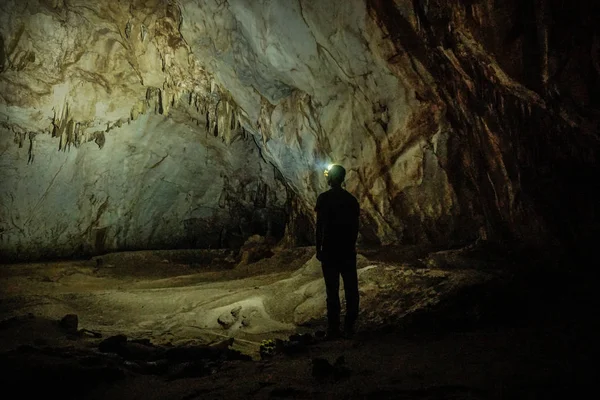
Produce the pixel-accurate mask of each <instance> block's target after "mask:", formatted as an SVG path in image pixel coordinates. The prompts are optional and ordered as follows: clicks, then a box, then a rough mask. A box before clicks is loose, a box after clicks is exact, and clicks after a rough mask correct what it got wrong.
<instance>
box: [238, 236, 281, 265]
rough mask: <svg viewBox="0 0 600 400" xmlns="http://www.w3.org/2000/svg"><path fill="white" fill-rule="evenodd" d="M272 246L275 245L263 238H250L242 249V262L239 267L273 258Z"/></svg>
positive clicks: (240, 253) (240, 254)
mask: <svg viewBox="0 0 600 400" xmlns="http://www.w3.org/2000/svg"><path fill="white" fill-rule="evenodd" d="M272 246H273V243H271V242H270V241H268V240H267V239H266V238H264V237H262V236H259V235H253V236H250V237H249V238H248V240H246V242H245V243H244V245H243V246H242V248H241V249H240V252H239V257H240V262H239V264H238V265H248V264H252V263H254V262H256V261H258V260H262V259H263V258H269V257H272V256H273V251H272V250H271V248H272Z"/></svg>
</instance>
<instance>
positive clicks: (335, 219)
mask: <svg viewBox="0 0 600 400" xmlns="http://www.w3.org/2000/svg"><path fill="white" fill-rule="evenodd" d="M315 211H316V212H317V232H316V244H317V258H318V259H319V260H321V261H328V260H335V259H343V258H346V257H350V256H355V255H356V238H357V236H358V219H359V216H360V206H359V205H358V201H357V200H356V198H355V197H354V196H352V195H351V194H350V193H348V192H347V191H346V190H344V189H342V188H332V189H330V190H328V191H327V192H324V193H321V194H320V195H319V197H318V198H317V206H316V207H315Z"/></svg>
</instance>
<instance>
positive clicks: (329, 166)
mask: <svg viewBox="0 0 600 400" xmlns="http://www.w3.org/2000/svg"><path fill="white" fill-rule="evenodd" d="M334 165H335V164H329V165H328V166H327V169H326V170H325V171H324V172H323V173H324V174H325V176H328V175H329V171H331V168H333V166H334Z"/></svg>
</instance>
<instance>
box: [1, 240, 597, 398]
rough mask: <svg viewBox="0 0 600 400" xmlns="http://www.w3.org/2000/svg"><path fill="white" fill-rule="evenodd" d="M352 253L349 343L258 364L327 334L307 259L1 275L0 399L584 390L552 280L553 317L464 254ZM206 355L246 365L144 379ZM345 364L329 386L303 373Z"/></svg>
mask: <svg viewBox="0 0 600 400" xmlns="http://www.w3.org/2000/svg"><path fill="white" fill-rule="evenodd" d="M364 254H366V256H362V255H361V256H360V257H359V263H358V264H359V284H360V288H361V317H360V324H359V333H358V334H357V335H356V336H355V337H354V338H352V339H350V340H339V341H333V342H328V341H323V340H321V339H319V338H317V339H314V343H313V342H311V343H309V344H305V343H302V344H301V345H300V346H297V347H289V348H286V349H287V350H289V349H292V350H294V351H277V352H278V353H280V354H275V355H273V356H270V357H266V356H263V357H262V359H261V357H260V354H259V344H260V343H261V341H263V340H266V339H274V338H279V339H282V340H286V339H287V338H288V337H289V336H290V335H291V334H294V333H301V334H302V333H311V334H313V333H315V332H317V331H319V330H321V329H323V328H324V318H323V317H324V315H325V297H324V286H323V282H322V278H321V275H320V266H319V263H318V262H317V261H316V260H315V259H314V257H313V253H312V250H311V249H310V248H298V249H290V250H285V251H280V252H277V253H276V254H275V255H274V256H273V257H271V258H268V259H263V260H260V261H258V262H256V263H253V264H250V265H235V263H234V262H233V260H232V258H231V257H229V256H230V255H228V254H225V253H222V252H221V253H219V252H213V253H210V254H209V253H206V252H204V253H202V254H200V253H199V252H196V253H193V252H192V253H190V252H188V253H185V252H177V251H171V252H169V251H163V252H132V253H117V254H111V255H106V256H102V257H99V258H94V259H92V260H83V261H64V262H51V263H36V264H19V265H4V266H2V268H1V269H0V279H1V280H0V290H1V292H0V293H1V296H0V316H1V320H3V321H4V322H3V323H1V324H0V340H1V341H0V351H2V352H3V353H2V355H1V356H0V366H2V367H3V370H5V371H10V372H8V373H4V374H2V379H4V380H5V382H4V383H3V385H4V384H6V385H9V386H10V385H12V386H14V387H16V388H17V390H19V392H20V393H21V395H25V396H26V397H27V396H28V395H31V396H32V395H33V393H34V392H35V391H36V390H41V391H43V392H44V393H45V394H51V393H55V394H59V395H61V396H63V397H67V398H90V399H119V398H127V399H135V398H140V399H141V398H144V399H148V398H156V399H195V398H198V399H201V398H373V399H375V398H402V399H409V398H410V399H412V398H415V399H447V398H452V399H496V398H527V399H530V398H531V399H533V398H567V397H572V395H573V394H574V393H575V392H576V391H580V390H583V389H584V388H585V387H586V385H588V384H589V383H590V382H591V369H588V367H587V365H588V362H589V361H590V354H592V345H593V343H594V342H595V341H594V340H591V339H589V340H586V339H584V338H587V337H589V338H591V337H592V335H593V332H594V331H593V330H592V329H591V328H590V326H588V323H587V322H586V321H585V320H584V319H582V318H580V314H582V313H583V311H582V310H583V308H581V307H579V308H575V309H574V308H573V304H575V307H578V306H577V305H581V304H582V301H581V299H575V298H573V296H571V295H569V296H567V295H565V293H571V290H570V289H568V285H567V284H566V283H565V282H560V279H559V280H558V282H560V283H558V285H560V286H559V287H560V288H561V289H562V292H564V293H563V295H560V296H557V295H556V290H555V289H556V287H555V286H552V288H551V289H550V290H552V291H553V292H554V293H555V295H554V300H553V302H554V303H552V304H550V303H548V302H547V301H546V299H545V298H544V297H543V293H542V292H539V291H536V290H533V289H532V288H529V287H527V283H528V282H530V280H528V279H531V277H528V278H527V279H525V280H524V281H521V283H518V284H515V282H517V281H518V279H515V274H514V273H507V268H494V267H493V266H491V265H492V264H491V263H489V262H484V261H482V260H481V259H476V258H473V257H471V256H472V254H470V255H469V256H465V255H464V254H462V253H460V252H432V251H431V249H416V250H415V249H414V248H413V249H408V248H405V249H401V250H399V251H394V252H391V255H390V254H383V252H379V253H378V252H365V253H364ZM495 266H496V267H497V265H495ZM534 278H535V276H534ZM523 282H525V283H526V284H525V285H523ZM553 282H554V283H553V285H556V284H557V283H556V281H553ZM542 286H543V285H541V286H540V287H542ZM523 287H526V288H527V289H526V290H521V291H519V288H523ZM575 290H578V289H575ZM578 292H579V293H581V290H578ZM559 298H560V299H563V298H569V299H570V301H571V302H573V304H571V303H569V305H567V304H566V303H564V302H563V303H561V301H562V300H558V299H559ZM557 302H558V303H561V304H562V306H561V307H560V308H554V309H553V310H552V309H551V308H552V307H553V304H555V303H557ZM549 309H550V311H548V310H549ZM565 310H567V311H566V312H565ZM67 314H76V315H77V316H78V323H79V324H78V328H79V329H85V330H87V331H86V332H91V333H99V334H101V335H102V337H101V338H94V337H92V336H91V335H90V334H81V333H80V334H79V335H73V334H67V333H65V330H64V328H62V327H60V326H59V323H58V321H59V320H60V319H61V318H62V317H64V316H65V315H67ZM119 334H123V335H126V336H127V338H128V339H129V340H130V341H132V340H138V341H139V343H146V344H149V345H150V344H151V346H155V347H152V348H150V347H143V345H141V344H139V343H135V344H132V346H134V348H136V349H137V348H139V347H142V348H143V352H142V353H136V354H138V356H135V355H131V354H129V353H128V354H129V355H125V356H124V355H123V354H120V355H118V356H117V355H115V354H110V353H106V352H104V353H102V352H99V351H98V348H99V347H98V346H99V344H100V343H101V342H102V341H103V340H104V339H106V338H107V337H111V336H113V335H119ZM311 337H313V336H311ZM228 338H233V342H231V341H228V340H226V339H228ZM280 343H281V342H280ZM287 343H290V342H289V341H288V342H287ZM207 344H208V345H212V346H214V347H215V348H216V347H219V346H220V347H223V346H225V347H227V348H229V349H230V350H233V351H237V352H239V353H238V354H241V355H249V356H250V357H252V358H253V360H252V361H250V360H246V359H244V357H243V356H242V357H237V358H236V357H229V358H227V357H225V358H221V359H219V360H218V362H217V361H214V362H212V361H211V362H208V363H203V364H202V365H201V366H202V368H199V367H198V365H200V364H198V362H197V361H196V360H193V359H192V360H190V359H189V358H186V359H185V360H179V361H178V363H173V362H171V361H172V360H171V361H169V362H170V364H168V365H167V364H164V365H165V368H163V369H160V371H158V372H157V370H156V368H154V367H156V365H158V364H157V362H158V363H159V364H160V362H162V358H161V357H163V356H162V355H158V356H157V355H156V354H159V353H160V351H162V350H163V349H167V350H169V349H174V348H186V349H192V350H193V346H206V345H207ZM135 346H137V347H135ZM148 348H150V350H147V349H148ZM279 350H281V349H279ZM237 352H236V353H237ZM139 354H143V357H142V356H139ZM148 354H152V355H151V356H148ZM160 354H162V353H160ZM190 354H191V353H190ZM342 356H343V360H344V363H343V364H340V365H342V366H341V367H339V368H338V367H334V369H332V371H334V372H333V373H331V374H329V375H327V372H324V373H323V374H321V373H320V372H319V369H318V368H317V367H316V366H315V365H317V363H318V362H317V361H315V359H325V360H327V361H328V362H329V363H330V364H331V365H333V364H335V361H336V360H340V357H342ZM152 357H154V358H152ZM167 358H168V357H167ZM158 359H160V360H158ZM157 360H158V361H157ZM203 362H204V361H203ZM161 365H162V364H161ZM143 366H145V368H146V369H144V368H143ZM150 366H152V367H153V368H154V369H152V368H150ZM335 368H338V369H335ZM336 371H341V372H340V373H339V374H338V373H336ZM27 382H29V383H30V382H37V383H38V384H36V385H29V384H28V383H27ZM564 396H567V397H564Z"/></svg>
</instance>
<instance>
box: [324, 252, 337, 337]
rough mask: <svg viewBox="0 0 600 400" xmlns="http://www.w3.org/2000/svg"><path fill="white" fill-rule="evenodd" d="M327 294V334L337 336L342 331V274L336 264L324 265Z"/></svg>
mask: <svg viewBox="0 0 600 400" xmlns="http://www.w3.org/2000/svg"><path fill="white" fill-rule="evenodd" d="M321 267H322V269H323V278H325V289H326V293H327V333H329V334H332V335H335V334H337V333H338V332H339V329H340V294H339V291H340V273H339V270H338V269H337V268H336V266H335V264H332V263H322V264H321Z"/></svg>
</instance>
